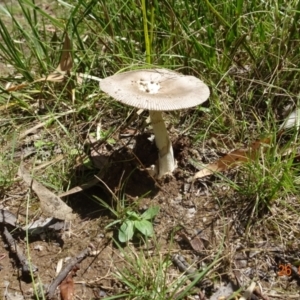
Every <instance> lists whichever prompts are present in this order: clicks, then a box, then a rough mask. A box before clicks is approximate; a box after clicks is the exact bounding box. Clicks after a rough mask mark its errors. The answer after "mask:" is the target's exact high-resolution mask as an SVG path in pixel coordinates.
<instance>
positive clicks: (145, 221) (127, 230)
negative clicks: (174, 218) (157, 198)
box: [118, 206, 159, 243]
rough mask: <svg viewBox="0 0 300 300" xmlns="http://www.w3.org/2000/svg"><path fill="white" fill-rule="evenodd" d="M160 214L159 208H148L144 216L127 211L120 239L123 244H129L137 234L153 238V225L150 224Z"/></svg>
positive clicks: (119, 235)
mask: <svg viewBox="0 0 300 300" xmlns="http://www.w3.org/2000/svg"><path fill="white" fill-rule="evenodd" d="M158 212H159V207H158V206H152V207H150V208H148V209H147V210H146V211H145V212H144V213H143V214H142V215H139V214H137V213H136V212H134V211H126V217H125V219H124V220H123V221H122V225H121V227H120V229H119V233H118V238H119V241H120V242H121V243H125V242H128V241H129V240H131V239H132V238H133V236H134V235H135V234H137V233H140V234H142V235H143V236H145V237H151V236H153V233H154V230H153V225H152V223H151V222H150V220H152V219H153V218H154V217H155V216H156V215H157V214H158Z"/></svg>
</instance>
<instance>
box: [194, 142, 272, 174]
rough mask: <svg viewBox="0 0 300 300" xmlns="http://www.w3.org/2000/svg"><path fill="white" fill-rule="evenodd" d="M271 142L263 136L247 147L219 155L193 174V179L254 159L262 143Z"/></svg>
mask: <svg viewBox="0 0 300 300" xmlns="http://www.w3.org/2000/svg"><path fill="white" fill-rule="evenodd" d="M270 142H271V138H265V139H261V140H258V141H255V142H253V143H252V144H251V145H250V147H249V148H248V149H237V150H234V151H232V152H230V153H228V154H226V155H225V156H223V157H221V158H220V159H218V160H217V161H215V162H213V163H211V164H209V165H207V166H206V167H204V168H203V169H202V170H201V171H199V172H197V173H196V174H195V175H194V180H195V179H198V178H203V177H205V176H208V175H211V174H213V173H215V172H221V171H225V170H228V169H230V168H233V167H236V166H238V165H240V164H242V163H245V162H247V161H249V160H255V159H256V158H257V156H258V155H259V153H260V152H259V150H260V148H261V146H262V145H266V144H267V145H268V144H270Z"/></svg>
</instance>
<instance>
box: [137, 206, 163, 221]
mask: <svg viewBox="0 0 300 300" xmlns="http://www.w3.org/2000/svg"><path fill="white" fill-rule="evenodd" d="M158 213H159V206H151V207H149V208H148V209H147V210H146V211H145V212H144V213H143V214H142V215H141V218H142V219H145V220H151V219H153V218H154V217H155V216H156V215H157V214H158Z"/></svg>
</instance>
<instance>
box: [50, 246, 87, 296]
mask: <svg viewBox="0 0 300 300" xmlns="http://www.w3.org/2000/svg"><path fill="white" fill-rule="evenodd" d="M91 250H92V247H87V248H86V249H84V250H83V251H82V252H80V253H79V254H78V255H77V256H76V257H75V258H73V259H71V261H70V262H69V263H68V264H67V265H66V267H65V268H64V269H62V270H61V271H60V272H59V274H58V275H57V276H56V278H55V279H54V280H53V281H52V283H51V284H50V286H49V288H48V292H47V299H53V298H54V294H55V290H56V288H57V287H58V286H59V284H60V283H61V282H62V281H63V280H64V279H65V278H66V277H67V276H68V274H69V273H70V272H71V271H72V270H73V268H74V267H75V266H76V265H77V264H79V263H80V262H81V261H83V260H84V259H85V258H86V257H87V256H89V255H90V252H91Z"/></svg>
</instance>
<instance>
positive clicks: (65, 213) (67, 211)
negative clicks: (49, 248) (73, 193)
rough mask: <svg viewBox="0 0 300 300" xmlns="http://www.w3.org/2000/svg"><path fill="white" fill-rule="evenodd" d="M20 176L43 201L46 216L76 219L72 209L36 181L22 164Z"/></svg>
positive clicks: (19, 171) (42, 207) (42, 206)
mask: <svg viewBox="0 0 300 300" xmlns="http://www.w3.org/2000/svg"><path fill="white" fill-rule="evenodd" d="M18 175H19V176H20V177H22V179H23V180H24V181H25V183H26V184H27V185H28V186H29V187H31V188H32V190H33V191H34V192H35V193H36V195H37V196H38V198H39V200H40V201H41V209H42V211H43V213H44V214H45V215H46V216H49V217H54V218H57V219H60V220H69V221H70V220H73V219H74V217H75V215H74V214H73V213H72V209H71V208H70V207H69V206H68V205H67V204H66V203H64V202H63V201H62V200H61V199H60V198H59V197H58V196H56V195H55V194H54V193H52V192H51V191H49V190H48V189H47V188H46V187H44V186H43V185H42V184H41V183H39V182H37V181H36V180H34V179H33V178H32V177H31V175H30V173H29V172H28V170H26V168H24V167H23V166H22V164H21V165H20V167H19V170H18Z"/></svg>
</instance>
